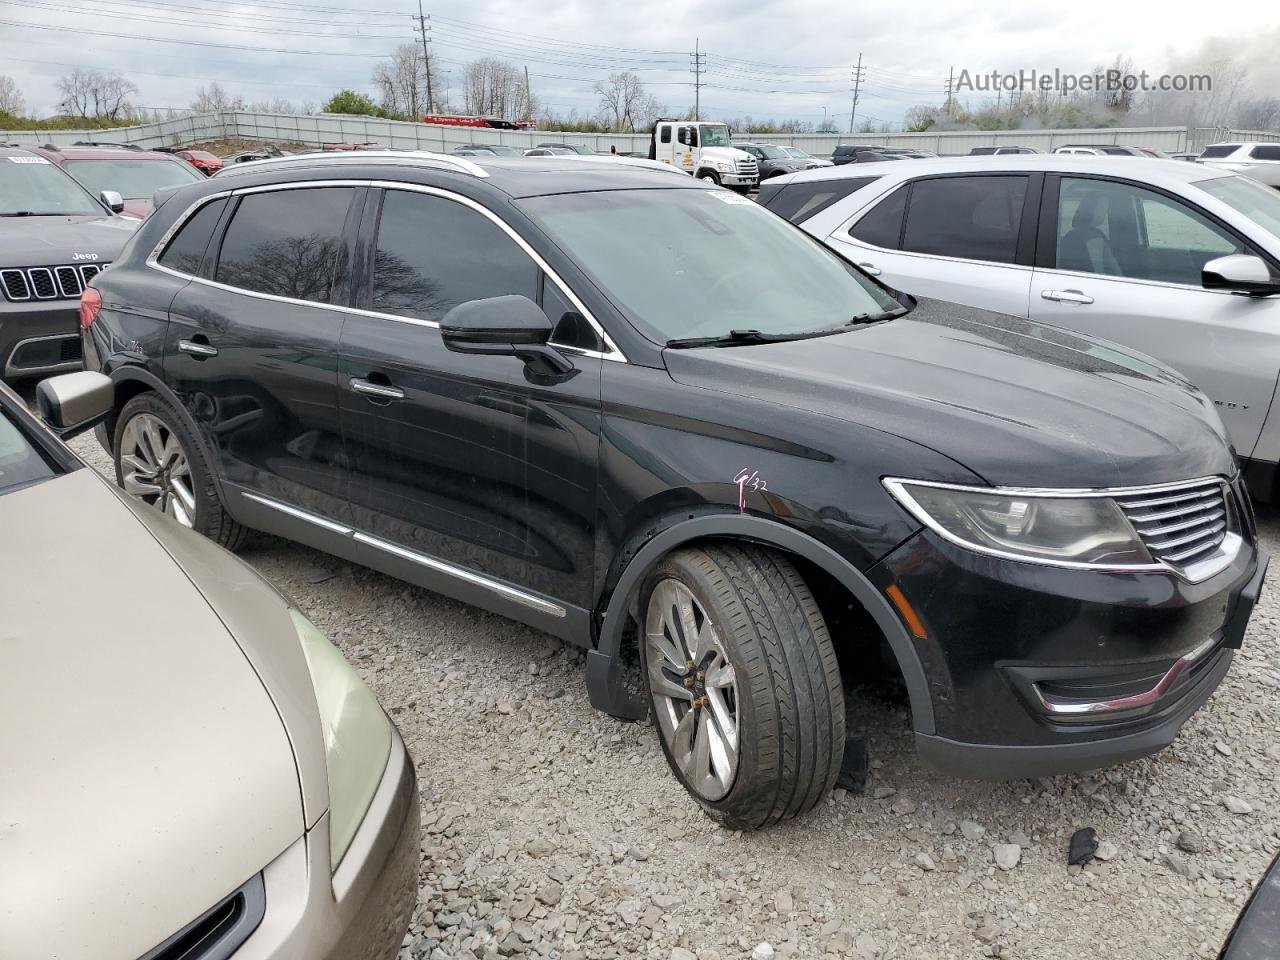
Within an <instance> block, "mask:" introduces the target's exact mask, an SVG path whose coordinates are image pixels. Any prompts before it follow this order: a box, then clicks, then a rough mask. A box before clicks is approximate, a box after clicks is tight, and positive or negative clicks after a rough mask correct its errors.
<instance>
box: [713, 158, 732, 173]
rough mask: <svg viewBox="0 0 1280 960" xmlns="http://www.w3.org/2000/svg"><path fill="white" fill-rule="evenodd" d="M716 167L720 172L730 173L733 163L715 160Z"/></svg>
mask: <svg viewBox="0 0 1280 960" xmlns="http://www.w3.org/2000/svg"><path fill="white" fill-rule="evenodd" d="M716 169H717V170H719V171H720V172H721V173H732V172H733V164H732V163H725V162H724V161H722V160H718V161H716Z"/></svg>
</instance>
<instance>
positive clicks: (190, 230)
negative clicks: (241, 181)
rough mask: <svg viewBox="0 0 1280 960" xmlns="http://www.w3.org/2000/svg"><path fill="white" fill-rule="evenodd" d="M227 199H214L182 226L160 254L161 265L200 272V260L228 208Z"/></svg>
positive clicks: (180, 270) (187, 271)
mask: <svg viewBox="0 0 1280 960" xmlns="http://www.w3.org/2000/svg"><path fill="white" fill-rule="evenodd" d="M226 206H227V200H226V198H225V197H224V198H222V199H221V200H212V201H210V202H209V203H206V204H205V205H204V206H203V207H201V208H200V209H199V210H197V211H196V212H195V214H194V215H193V216H192V217H191V218H190V219H189V220H188V221H187V222H186V223H185V224H183V226H182V229H180V230H179V231H178V232H177V233H176V234H175V235H174V237H173V239H172V240H170V241H169V245H168V246H167V247H165V249H164V253H162V254H160V264H161V266H165V267H168V268H169V269H170V270H177V271H178V272H179V273H189V274H191V275H193V276H194V275H198V274H199V273H200V263H201V261H203V260H204V252H205V250H207V249H208V247H209V240H210V239H212V237H213V231H214V229H215V228H216V227H217V226H218V219H219V218H220V217H221V216H222V211H223V210H224V209H226Z"/></svg>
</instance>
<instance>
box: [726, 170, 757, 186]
mask: <svg viewBox="0 0 1280 960" xmlns="http://www.w3.org/2000/svg"><path fill="white" fill-rule="evenodd" d="M758 180H759V178H758V177H753V176H750V175H749V174H742V173H721V174H720V183H721V184H723V185H724V186H726V187H754V186H755V185H756V182H757V181H758Z"/></svg>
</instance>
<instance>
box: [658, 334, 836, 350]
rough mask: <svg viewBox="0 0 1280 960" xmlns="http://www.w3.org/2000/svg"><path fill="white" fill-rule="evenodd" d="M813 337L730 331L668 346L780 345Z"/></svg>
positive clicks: (679, 348)
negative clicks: (788, 341) (787, 341)
mask: <svg viewBox="0 0 1280 960" xmlns="http://www.w3.org/2000/svg"><path fill="white" fill-rule="evenodd" d="M810 336H813V334H811V333H761V332H760V331H759V330H730V331H729V332H728V333H724V334H720V335H718V336H714V337H677V338H676V339H674V340H668V341H667V343H666V345H667V346H668V347H670V348H671V349H672V350H684V349H687V348H689V347H734V346H738V345H740V344H747V343H780V342H781V341H783V340H799V339H802V338H804V337H810Z"/></svg>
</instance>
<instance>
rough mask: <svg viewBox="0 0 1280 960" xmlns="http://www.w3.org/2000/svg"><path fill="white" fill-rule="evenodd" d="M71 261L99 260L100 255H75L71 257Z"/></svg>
mask: <svg viewBox="0 0 1280 960" xmlns="http://www.w3.org/2000/svg"><path fill="white" fill-rule="evenodd" d="M71 259H72V260H97V259H98V255H97V254H96V253H73V254H72V255H71Z"/></svg>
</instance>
